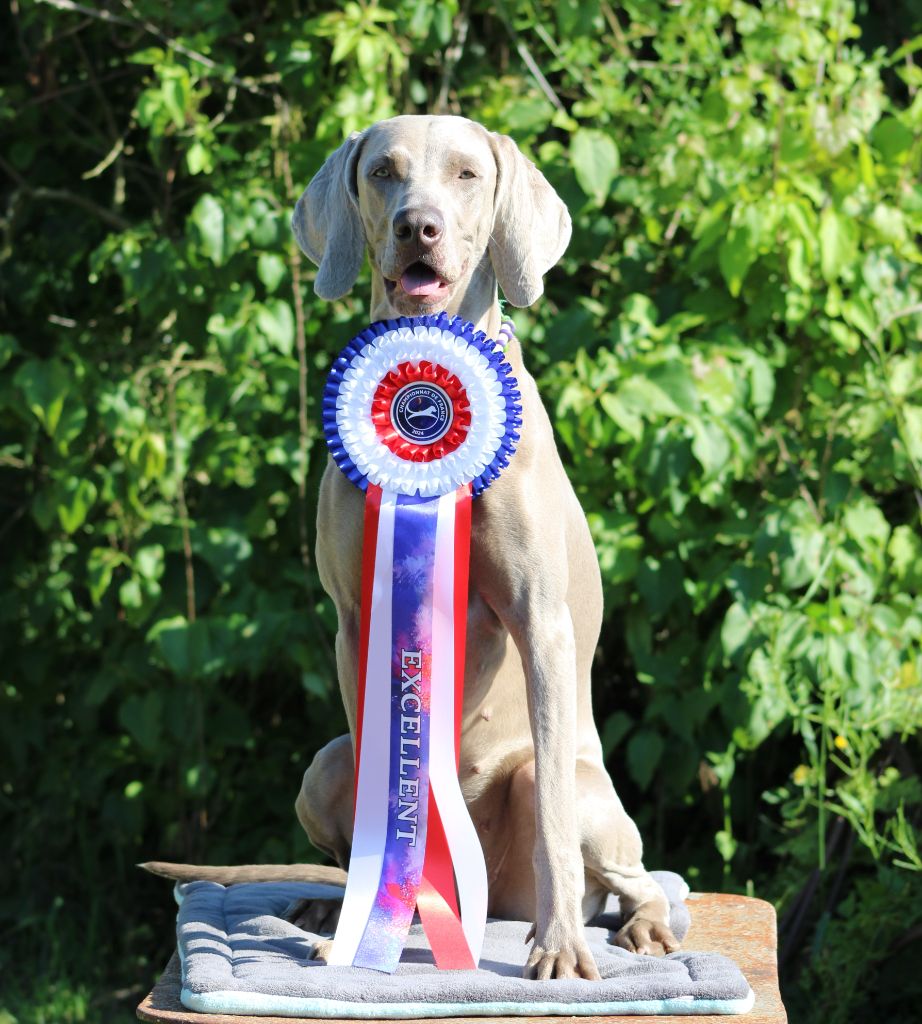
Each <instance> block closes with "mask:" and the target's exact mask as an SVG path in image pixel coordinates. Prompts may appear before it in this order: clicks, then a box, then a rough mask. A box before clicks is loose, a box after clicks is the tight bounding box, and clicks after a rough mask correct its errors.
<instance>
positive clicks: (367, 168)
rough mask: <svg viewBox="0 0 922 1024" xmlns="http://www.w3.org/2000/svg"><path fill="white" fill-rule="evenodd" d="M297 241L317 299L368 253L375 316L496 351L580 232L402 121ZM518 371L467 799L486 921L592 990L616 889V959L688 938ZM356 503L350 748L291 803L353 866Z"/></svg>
mask: <svg viewBox="0 0 922 1024" xmlns="http://www.w3.org/2000/svg"><path fill="white" fill-rule="evenodd" d="M293 227H294V232H295V236H296V237H297V240H298V242H299V244H300V245H301V248H302V249H303V250H304V252H305V253H306V254H307V255H308V256H309V257H310V259H311V260H313V261H314V262H315V263H317V264H318V265H319V270H318V273H317V279H316V283H315V286H314V287H315V290H316V292H317V294H318V295H319V296H320V297H321V298H322V299H330V300H332V299H338V298H340V297H341V296H343V295H345V294H347V293H348V292H349V291H350V289H351V288H352V287H353V285H354V283H355V281H356V278H357V277H358V274H359V271H360V269H361V267H362V264H363V261H364V259H365V255H366V253H367V255H368V259H369V262H370V264H371V275H372V288H371V310H370V314H371V320H385V319H389V318H392V317H397V316H421V315H424V314H428V313H436V312H440V311H443V310H444V311H446V312H448V313H450V314H459V315H460V316H462V317H463V318H464V319H465V320H469V321H471V322H472V323H473V324H474V325H475V326H476V327H477V328H478V329H479V330H482V331H484V332H485V333H486V334H487V336H489V337H496V335H497V332H498V330H499V328H500V324H501V317H500V307H499V303H498V299H497V286H499V288H501V289H502V292H503V294H504V295H505V297H506V299H507V301H508V302H510V303H511V304H512V305H514V306H529V305H531V304H532V303H533V302H535V301H536V300H537V299H538V298H539V296H540V295H541V294H542V291H543V288H544V286H543V281H542V278H543V276H544V274H545V273H546V272H547V271H548V270H549V269H550V268H551V267H552V266H554V264H555V263H556V262H557V260H558V259H559V258H560V256H561V254H562V253H563V251H564V249H565V248H566V246H567V243H568V241H569V238H570V217H569V214H568V213H567V209H566V207H565V206H564V204H563V202H562V201H561V200H560V198H559V197H558V196H557V194H556V193H555V192H554V190H553V189H552V188H551V186H550V185H549V184H548V182H547V181H546V180H545V178H544V177H543V175H542V174H541V173H540V172H539V171H538V170H537V168H536V167H535V166H534V164H532V163H531V162H530V161H529V160H527V159H526V158H525V157H524V156H523V155H522V153H521V152H519V150H518V148H517V147H516V145H515V143H514V142H513V141H512V140H511V139H510V138H507V137H506V136H503V135H497V134H494V133H492V132H489V131H487V130H486V129H485V128H483V127H482V126H481V125H479V124H476V123H475V122H473V121H469V120H466V119H465V118H460V117H428V116H419V117H417V116H404V117H395V118H393V119H391V120H389V121H382V122H380V123H378V124H375V125H373V126H372V127H371V128H369V129H367V130H366V131H364V132H361V133H358V134H355V135H353V136H352V137H351V138H350V139H349V140H348V141H347V142H345V143H344V144H343V145H342V146H341V147H340V148H339V149H337V150H336V152H334V153H333V154H332V155H331V156H330V157H329V158H328V159H327V161H326V162H325V163H324V165H323V167H321V169H320V171H319V172H318V173H317V175H316V176H315V177H314V179H313V180H312V181H311V183H310V185H309V186H308V188H307V189H306V191H305V192H304V194H303V195H302V196H301V199H300V200H299V201H298V204H297V208H296V210H295V214H294V219H293ZM506 356H507V358H508V360H509V362H510V363H511V364H512V368H513V371H514V374H515V377H516V379H517V380H518V384H519V388H520V389H521V392H522V402H523V420H524V425H523V428H522V436H521V441H520V443H519V447H518V451H517V453H516V455H515V456H514V458H513V459H512V461H511V463H510V464H509V466H508V467H507V468H506V470H505V471H504V472H503V474H502V476H501V477H500V478H499V479H498V480H497V481H496V482H495V483H494V484H493V485H492V486H491V487H490V488H489V490H487V491H486V492H485V493H484V494H483V496H482V497H480V498H478V499H477V500H476V501H475V502H474V507H473V525H472V536H471V573H470V597H469V605H468V641H467V651H468V654H467V668H466V672H465V679H464V716H463V724H462V739H461V768H460V781H461V788H462V791H463V793H464V797H465V800H466V802H467V805H468V809H469V811H470V814H471V817H472V819H473V821H474V824H475V826H476V829H477V834H478V835H479V837H480V841H481V843H482V845H483V852H484V856H485V859H486V864H487V874H488V879H489V913H490V914H491V915H492V916H495V917H500V918H508V919H517V920H529V921H533V922H534V929H533V934H534V944H533V947H532V950H531V953H530V956H529V959H528V963H527V965H526V968H525V973H526V976H527V977H533V978H552V977H556V978H569V977H583V978H598V977H599V975H598V971H597V969H596V966H595V962H594V960H593V957H592V954H591V953H590V951H589V948H588V946H587V944H586V940H585V937H584V930H583V925H584V922H586V921H587V920H589V919H590V918H592V917H593V916H594V915H595V914H596V913H598V912H599V911H600V910H601V908H602V906H603V905H604V902H605V898H606V896H607V894H608V893H609V892H614V893H617V894H618V895H619V896H620V897H621V905H622V908H623V909H624V911H625V922H626V923H625V924H624V926H623V927H622V929H621V930H620V931H619V932H618V934H617V936H616V937H615V941H616V942H617V943H618V944H619V945H621V946H623V947H624V948H625V949H628V950H633V951H636V952H639V953H661V952H663V951H665V952H671V951H673V950H675V949H677V948H678V943H677V941H676V939H675V937H674V936H673V934H672V932H671V930H670V927H669V911H668V904H667V901H666V898H665V896H664V894H663V892H662V890H661V889H660V887H659V886H658V885H657V884H656V883H655V882H654V881H653V880H652V879H651V878H650V876H649V875H648V874H647V872H646V871H645V869H644V867H643V864H642V862H641V853H642V851H641V841H640V835H639V833H638V831H637V828H636V826H635V825H634V823H633V821H632V820H631V819H630V818H629V817H628V815H627V813H626V812H625V810H624V808H623V807H622V805H621V801H620V800H619V799H618V796H617V794H616V793H615V790H614V787H613V785H612V782H611V779H610V778H609V777H608V773H607V772H606V770H605V766H604V763H603V760H602V747H601V743H600V741H599V736H598V732H597V730H596V727H595V723H594V722H593V718H592V708H591V704H590V670H591V666H592V659H593V655H594V653H595V649H596V645H597V643H598V638H599V630H600V627H601V620H602V587H601V578H600V573H599V566H598V561H597V559H596V554H595V550H594V548H593V545H592V539H591V537H590V535H589V528H588V526H587V524H586V519H585V516H584V515H583V512H582V510H581V508H580V506H579V503H578V501H577V498H576V495H575V494H574V491H573V488H572V487H571V485H570V482H569V480H568V479H567V476H566V474H565V472H564V469H563V466H562V464H561V461H560V457H559V455H558V453H557V449H556V447H555V445H554V437H553V432H552V430H551V424H550V421H549V419H548V416H547V413H546V412H545V410H544V407H543V405H542V404H541V399H540V397H539V395H538V390H537V387H536V385H535V382H534V380H533V379H532V377H531V376H530V375H529V373H528V371H527V370H526V369H525V366H524V364H523V361H522V351H521V348H520V346H519V343H518V342H517V341H513V342H512V343H511V344H510V345H509V346H508V348H507V349H506ZM363 507H364V497H363V495H362V493H361V492H360V491H359V490H358V489H357V488H355V487H354V486H353V485H352V484H351V483H349V481H348V480H347V479H346V477H345V476H344V475H343V474H342V473H341V472H340V471H339V469H337V468H336V466H335V465H334V464H333V462H332V461H331V462H330V463H329V464H328V466H327V469H326V472H325V474H324V477H323V482H322V484H321V488H320V503H319V513H318V524H317V535H318V540H317V567H318V570H319V573H320V578H321V581H322V582H323V586H324V587H325V589H326V590H327V592H328V593H329V594H330V596H331V597H332V599H333V601H334V602H335V604H336V609H337V613H338V616H339V631H338V633H337V635H336V660H337V670H338V676H339V686H340V691H341V693H342V699H343V703H344V705H345V710H346V717H347V719H348V723H349V734H348V735H345V736H341V737H339V738H338V739H336V740H333V741H332V742H331V743H329V744H328V745H327V746H326V747H324V748H323V749H322V750H321V751H320V752H319V753H318V754H317V756H316V757H315V758H314V760H313V763H312V764H311V766H310V767H309V768H308V770H307V771H306V773H305V775H304V781H303V784H302V787H301V791H300V794H299V795H298V798H297V801H296V809H297V814H298V817H299V819H300V821H301V823H302V824H303V826H304V828H305V829H306V830H307V833H308V836H309V837H310V839H311V842H312V843H313V844H314V845H315V846H317V847H318V848H320V849H322V850H325V851H327V852H328V853H329V854H331V855H332V856H333V857H334V858H335V860H336V861H337V862H338V864H339V865H340V866H341V867H343V868H345V867H346V866H347V865H348V863H349V852H350V846H351V838H352V825H353V823H352V788H353V770H354V758H353V747H352V736H353V735H354V734H355V727H356V703H357V677H358V668H357V654H358V647H359V603H360V575H361V553H362V524H363ZM297 870H298V869H294V871H295V874H292V873H290V872H289V873H288V874H287V875H285V877H298V875H297ZM253 871H254V872H259V873H260V877H267V876H266V873H265V869H260V868H254V869H253ZM225 874H226V872H225ZM308 874H310V872H308ZM197 877H202V875H201V873H199V875H198V876H197ZM240 877H252V875H250V876H240ZM305 877H306V876H305ZM311 877H313V874H311ZM328 910H329V908H328V907H319V908H314V910H313V911H311V910H310V909H307V910H302V911H301V912H300V919H301V920H302V921H310V922H311V923H312V924H313V925H314V927H316V926H317V925H318V923H319V922H320V920H321V918H326V920H325V921H324V922H323V923H325V924H326V925H327V926H328V927H329V926H330V925H331V924H332V923H333V917H332V915H329V914H328ZM298 916H299V915H298V914H297V913H296V915H295V917H298ZM320 955H322V952H321V954H320Z"/></svg>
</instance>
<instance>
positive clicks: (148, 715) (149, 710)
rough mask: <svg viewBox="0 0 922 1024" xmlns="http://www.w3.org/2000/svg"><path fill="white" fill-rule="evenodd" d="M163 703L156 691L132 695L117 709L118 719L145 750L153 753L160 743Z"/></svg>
mask: <svg viewBox="0 0 922 1024" xmlns="http://www.w3.org/2000/svg"><path fill="white" fill-rule="evenodd" d="M162 715H163V701H162V699H161V697H160V694H159V693H158V692H157V691H156V690H150V691H148V692H147V693H145V694H144V696H143V697H142V696H140V695H138V694H132V695H131V696H130V697H128V698H127V699H126V700H125V702H124V703H123V704H122V706H121V707H120V708H119V712H118V719H119V722H121V724H122V726H124V728H125V729H127V730H128V732H129V733H130V734H131V736H132V737H133V739H134V740H136V741H137V743H139V744H140V745H141V746H142V747H143V748H144V749H145V750H148V751H154V750H156V749H157V746H158V744H159V742H160V729H161V719H162Z"/></svg>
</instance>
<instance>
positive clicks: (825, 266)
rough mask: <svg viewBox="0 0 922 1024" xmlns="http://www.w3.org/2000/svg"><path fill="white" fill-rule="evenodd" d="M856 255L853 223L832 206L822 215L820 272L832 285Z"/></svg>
mask: <svg viewBox="0 0 922 1024" xmlns="http://www.w3.org/2000/svg"><path fill="white" fill-rule="evenodd" d="M855 255H856V246H855V233H854V229H853V227H852V225H851V222H850V221H848V220H846V218H845V217H843V216H841V215H840V214H839V213H837V212H836V210H835V209H834V208H833V207H832V206H827V207H826V208H825V209H824V210H823V212H822V213H821V214H820V270H821V271H822V274H823V278H824V279H825V280H826V281H828V282H829V283H830V284H831V283H832V282H833V281H835V280H836V279H837V278H838V277H839V276H840V275H841V273H842V269H843V268H844V267H846V266H848V264H850V263H851V262H852V260H853V259H854V258H855Z"/></svg>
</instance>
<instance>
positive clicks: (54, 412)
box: [13, 359, 73, 437]
mask: <svg viewBox="0 0 922 1024" xmlns="http://www.w3.org/2000/svg"><path fill="white" fill-rule="evenodd" d="M72 382H73V374H72V372H71V371H70V370H68V368H67V367H66V366H65V365H64V363H62V362H61V361H60V360H58V359H47V360H41V359H30V360H29V361H28V362H27V363H23V365H22V366H20V367H19V369H18V370H17V371H16V374H15V376H14V377H13V383H14V384H15V385H16V386H17V387H18V388H19V389H20V390H21V391H22V392H23V394H24V395H25V399H26V404H27V405H28V407H29V409H30V411H31V412H32V414H33V415H34V416H35V417H36V418H37V419H38V420H39V421H40V422H41V424H42V426H44V428H45V430H46V431H47V432H48V434H49V436H50V437H54V435H55V431H56V430H57V428H58V423H59V421H60V419H61V413H62V412H63V411H64V402H65V400H66V399H67V396H68V394H69V393H70V389H71V385H72Z"/></svg>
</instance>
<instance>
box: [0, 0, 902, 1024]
mask: <svg viewBox="0 0 922 1024" xmlns="http://www.w3.org/2000/svg"><path fill="white" fill-rule="evenodd" d="M920 33H922V11H920V6H919V4H918V3H917V2H915V0H902V2H901V3H896V4H883V3H879V4H870V3H869V2H868V0H862V2H859V3H857V4H855V3H851V2H845V0H797V2H795V0H787V2H784V0H764V2H762V3H753V2H745V0H697V2H687V3H678V2H668V3H662V2H651V0H633V2H629V3H623V4H617V5H616V4H614V3H611V4H609V3H608V2H606V0H589V2H580V3H576V2H571V0H559V2H556V3H553V2H549V0H509V2H507V3H502V4H489V3H481V2H480V0H461V2H460V4H459V2H458V0H452V2H448V3H444V4H441V5H432V4H428V3H425V2H422V0H360V2H347V3H345V4H340V5H335V6H334V5H322V4H314V3H311V2H308V0H304V2H301V3H298V2H286V0H270V2H267V3H252V2H239V0H196V2H188V3H185V2H183V3H179V2H170V0H158V2H153V0H112V2H111V3H107V4H97V3H92V2H91V0H87V2H85V3H77V2H73V0H46V2H43V3H41V2H36V0H12V3H11V5H10V7H9V9H7V10H6V11H4V13H3V14H2V26H0V40H2V42H0V47H2V65H0V75H2V89H0V125H2V143H0V171H2V181H3V185H2V188H3V197H2V207H0V217H2V219H0V285H2V299H0V317H2V326H0V373H2V376H0V552H2V554H0V563H2V564H0V650H2V652H3V656H2V661H0V829H2V842H0V850H2V854H3V856H2V862H3V872H2V882H0V917H2V925H0V928H2V931H0V934H2V952H0V1021H2V1022H3V1024H13V1022H19V1024H27V1022H29V1024H32V1022H36V1024H37V1022H44V1021H48V1022H51V1021H64V1022H71V1021H84V1020H87V1021H95V1020H104V1021H105V1020H127V1019H129V1018H130V1015H131V1012H132V1006H133V1004H134V1003H135V1002H136V1001H137V1000H138V998H139V997H140V996H141V995H142V994H143V992H144V991H145V990H146V988H147V987H148V986H149V985H150V984H151V982H152V981H153V980H154V978H155V975H156V973H157V971H158V969H159V968H160V966H161V965H162V964H163V963H164V962H165V960H166V959H167V957H168V955H169V952H170V949H171V946H172V929H173V907H172V904H171V897H170V893H169V888H168V886H166V885H165V884H164V883H163V882H160V881H157V880H154V879H151V878H148V877H145V876H144V875H142V874H141V873H140V872H139V871H137V870H136V869H135V867H134V864H135V863H136V862H137V861H140V860H144V859H148V858H151V857H163V858H172V859H184V860H202V861H210V862H238V863H239V862H245V861H293V860H297V859H310V858H312V857H313V856H314V851H312V850H311V849H310V847H309V845H308V843H307V841H306V839H305V837H304V836H303V835H302V834H301V832H300V830H299V828H298V826H297V824H296V821H295V818H294V814H293V810H292V801H293V798H294V796H295V794H296V791H297V788H298V784H299V780H300V775H301V773H302V771H303V770H304V768H305V767H306V766H307V764H308V763H309V762H310V759H311V757H312V755H313V753H314V752H315V751H316V750H317V749H318V748H319V747H320V746H321V745H322V744H323V743H325V742H326V741H327V740H329V739H330V738H332V737H333V736H335V735H337V734H339V733H341V732H342V731H343V729H344V719H343V715H342V712H341V709H340V707H339V701H338V698H337V692H336V686H335V679H334V670H333V656H332V635H333V629H334V616H333V612H332V609H331V606H330V603H329V601H328V600H327V599H326V598H325V596H324V595H323V593H322V591H321V589H320V587H319V585H318V582H317V578H316V573H315V569H314V565H313V559H312V548H313V542H314V515H315V495H316V490H317V483H318V479H319V475H320V473H321V471H322V469H323V465H324V461H325V454H324V446H323V444H322V438H321V437H320V434H319V429H318V426H319V415H318V399H319V396H320V391H321V384H322V380H323V376H324V373H325V370H326V368H327V366H328V364H329V361H330V358H331V355H332V354H333V353H334V352H335V351H336V350H337V349H338V348H339V347H340V346H341V345H342V344H343V343H344V342H345V341H346V340H348V338H350V337H351V336H352V334H353V333H354V332H355V331H356V329H357V328H359V327H361V326H362V325H363V324H364V322H365V320H366V313H365V310H366V308H367V307H366V302H367V279H364V278H363V280H362V282H360V286H359V287H358V289H357V290H356V293H355V295H354V296H352V297H350V298H349V299H348V300H344V301H342V302H336V303H321V302H319V301H317V300H316V299H315V297H314V295H313V292H312V290H311V287H310V286H311V281H312V277H313V269H312V268H311V267H310V266H309V265H307V264H306V261H305V260H303V258H302V257H300V256H299V254H298V252H297V251H296V249H295V247H294V246H293V244H292V241H291V236H290V233H289V228H288V220H289V214H290V210H291V208H292V205H293V203H294V200H295V199H296V197H297V195H298V194H299V192H300V190H301V189H302V188H303V187H304V186H305V184H306V183H307V182H308V180H309V179H310V177H311V175H312V174H313V173H314V172H315V171H316V170H317V168H318V167H319V166H320V164H321V162H322V160H323V158H324V156H325V155H326V154H327V153H329V152H330V151H331V150H332V149H334V148H335V147H336V146H337V145H338V144H339V143H340V141H341V140H342V138H343V137H344V135H345V134H346V133H348V132H349V131H351V130H354V129H359V128H362V127H365V126H367V125H368V124H370V123H371V122H373V121H375V120H377V119H379V118H383V117H387V116H390V115H392V114H395V113H400V112H424V111H430V112H431V111H437V112H438V111H441V112H461V113H463V114H465V115H467V116H470V117H473V118H475V119H478V120H481V121H483V122H484V123H485V124H486V125H487V126H488V127H490V128H492V129H495V130H498V131H502V132H506V133H508V134H511V135H512V136H514V137H515V138H516V140H517V141H518V142H519V144H520V145H521V146H522V148H523V149H524V150H525V151H526V152H527V153H529V154H530V155H531V156H532V157H533V159H534V160H535V161H536V162H537V163H538V164H539V165H540V166H541V167H542V169H543V170H544V171H545V173H546V175H547V176H548V178H549V179H550V180H551V181H552V183H553V184H554V186H555V187H556V188H557V189H558V191H559V192H560V194H561V195H562V196H563V197H564V198H565V199H566V201H567V203H568V205H569V207H570V210H571V212H572V214H573V220H574V236H573V242H572V244H571V246H570V248H569V251H568V253H567V254H566V256H565V257H564V259H563V261H562V263H561V265H560V266H559V267H558V268H557V269H556V270H554V271H553V272H552V273H551V274H550V276H549V279H548V283H547V295H546V297H545V298H544V299H542V300H541V301H540V302H539V303H538V304H537V305H536V306H535V307H534V308H533V309H530V310H522V311H515V313H514V315H515V319H516V323H517V325H518V328H519V333H520V335H521V337H522V338H523V340H524V345H525V349H526V354H527V358H528V360H529V363H530V366H531V368H532V370H533V372H534V373H535V375H536V376H537V378H538V380H539V384H540V386H541V389H542V393H543V396H544V399H545V401H546V403H547V405H548V407H549V409H550V410H551V411H552V415H553V419H554V422H555V424H556V426H557V430H558V439H559V444H560V448H561V451H562V453H563V457H564V460H565V462H566V464H567V466H568V469H569V471H570V473H571V476H572V479H573V482H574V484H575V486H576V488H577V491H578V493H579V495H580V498H581V501H582V502H583V505H584V508H585V509H586V512H587V514H588V516H589V519H590V523H591V526H592V530H593V535H594V537H595V539H596V542H597V546H598V552H599V558H600V560H601V563H602V568H603V574H604V579H605V589H606V608H607V618H606V623H605V628H604V631H603V636H602V641H601V644H600V648H599V654H598V661H597V665H596V671H595V702H596V714H597V719H598V722H599V725H600V729H601V732H602V735H603V738H604V743H605V750H606V755H607V758H608V765H609V768H610V770H611V772H612V775H613V777H614V779H615V782H616V784H617V786H618V788H619V791H620V792H621V794H622V797H623V799H624V801H625V803H626V805H627V806H628V808H629V810H630V811H631V812H632V813H633V814H634V815H635V816H636V818H637V820H638V822H639V823H640V825H641V828H642V831H643V833H644V835H645V839H646V846H647V862H648V864H649V865H651V866H655V867H669V868H674V869H676V870H678V871H681V872H683V873H684V874H685V875H686V877H688V879H689V880H690V882H691V883H692V885H693V886H694V887H697V888H702V889H726V890H732V891H743V892H751V893H753V894H755V895H757V896H761V897H764V898H766V899H770V900H772V901H773V902H774V903H775V904H776V906H777V907H778V909H779V914H780V921H781V958H782V970H783V980H784V994H785V1000H786V1002H787V1005H788V1007H789V1010H790V1013H791V1019H792V1020H794V1021H805V1022H806V1021H810V1022H812V1021H823V1022H824V1024H836V1022H839V1021H846V1020H848V1021H854V1020H862V1019H869V1018H870V1015H871V1014H872V1013H873V1015H874V1017H875V1018H878V1019H881V1020H884V1019H886V1020H888V1021H892V1022H895V1021H910V1020H918V1006H919V1000H920V998H922V988H920V984H922V981H920V979H922V975H920V973H919V971H918V963H919V959H920V954H922V885H920V879H922V873H920V869H922V859H920V853H919V848H918V843H917V838H916V835H917V829H918V824H919V815H920V795H922V794H920V785H919V778H918V766H919V753H920V751H919V739H918V727H919V722H920V679H922V653H920V637H922V598H920V583H922V540H920V515H922V512H920V509H922V344H920V338H922V247H920V232H922V187H920V168H922V138H920V135H922V68H920V66H919V61H920V60H922V35H920ZM913 964H914V965H916V966H915V968H914V969H913V968H912V965H913Z"/></svg>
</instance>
